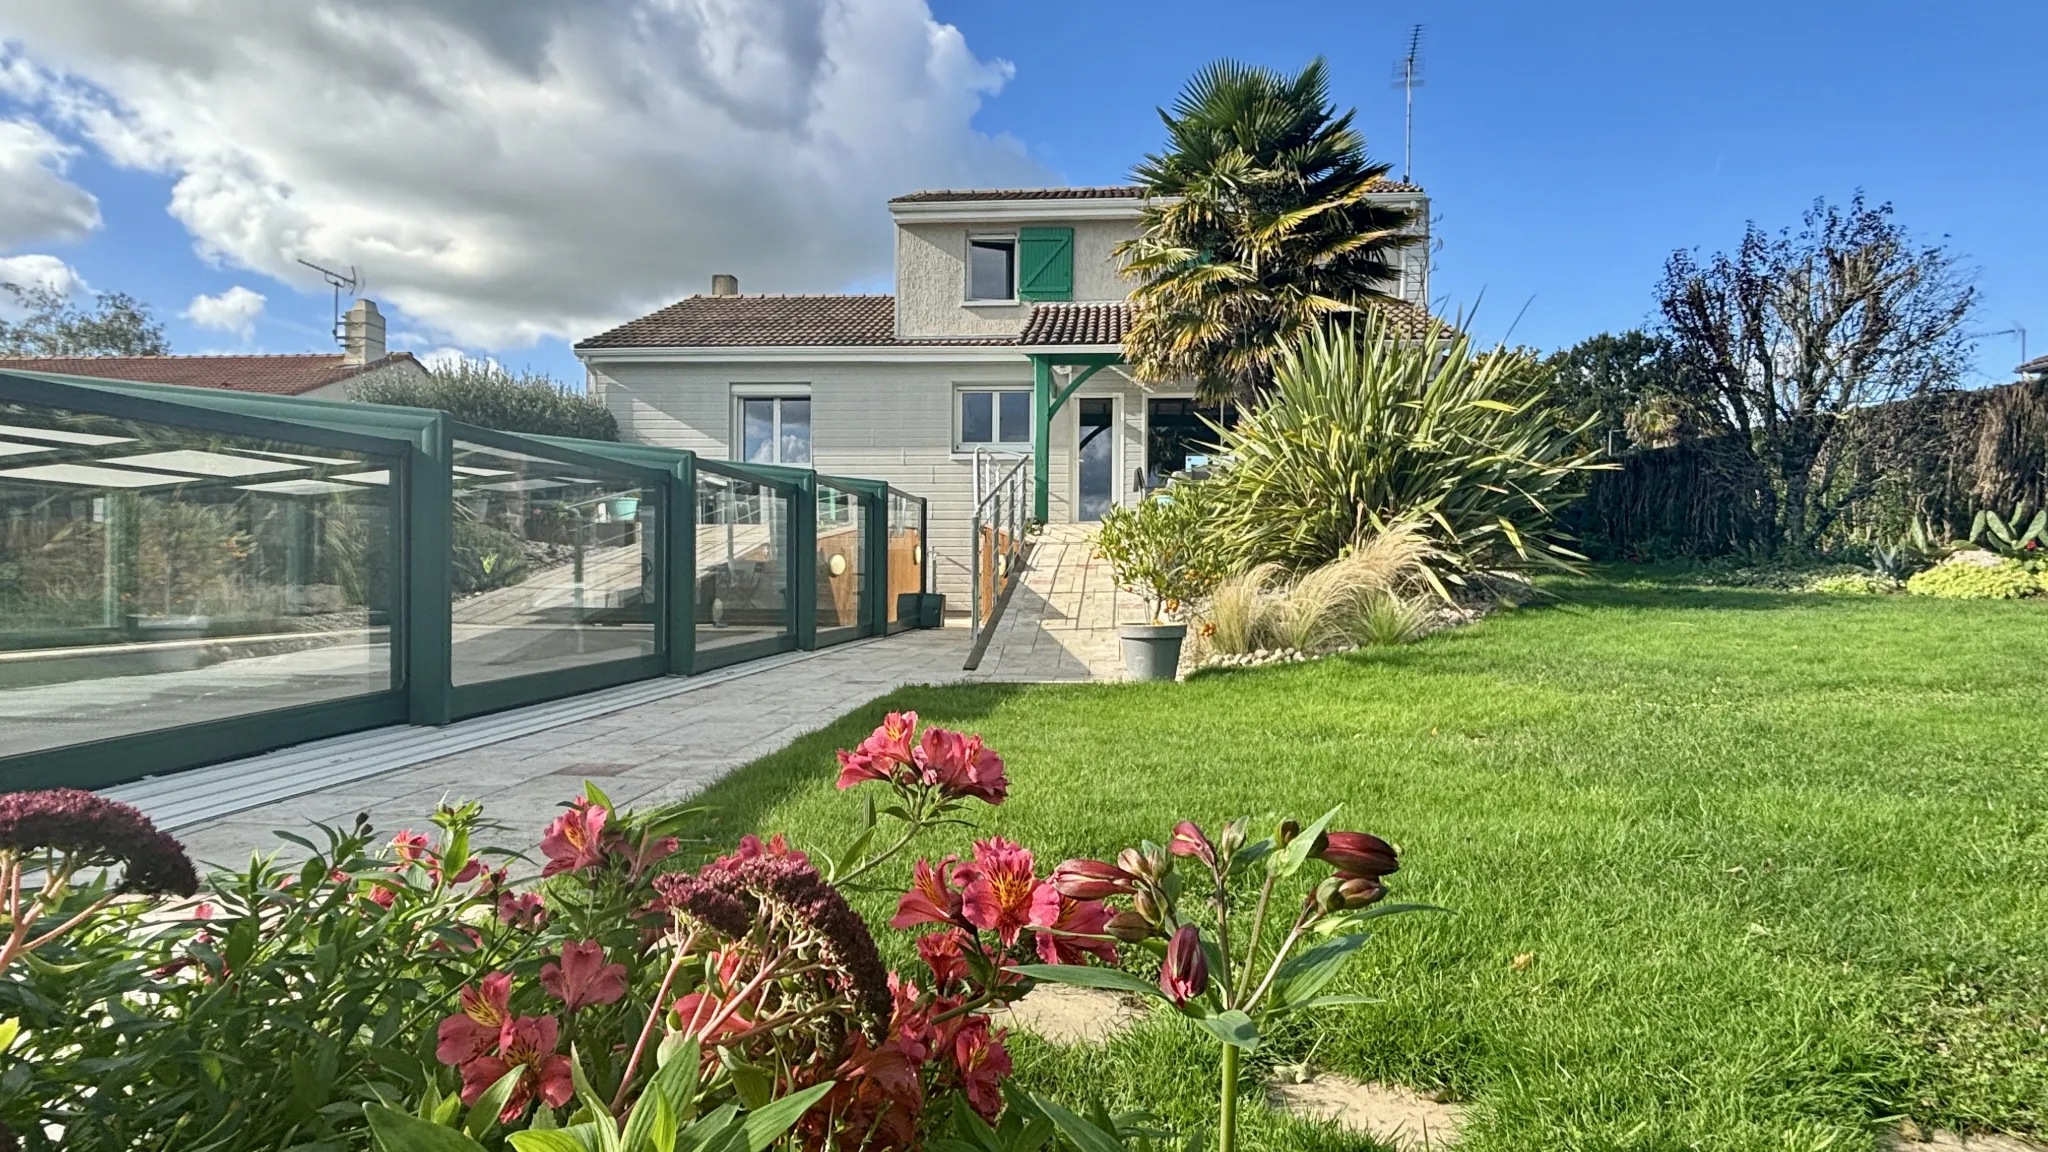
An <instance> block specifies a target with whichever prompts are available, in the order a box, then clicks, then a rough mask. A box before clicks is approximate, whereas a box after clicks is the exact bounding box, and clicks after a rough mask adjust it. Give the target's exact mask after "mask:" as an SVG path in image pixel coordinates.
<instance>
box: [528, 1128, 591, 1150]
mask: <svg viewBox="0 0 2048 1152" xmlns="http://www.w3.org/2000/svg"><path fill="white" fill-rule="evenodd" d="M510 1139H511V1141H512V1147H514V1148H516V1149H518V1152H597V1133H596V1131H595V1130H594V1129H593V1128H592V1127H591V1126H590V1125H587V1124H579V1125H577V1126H576V1127H574V1128H551V1129H547V1130H545V1131H540V1132H535V1131H532V1130H531V1129H529V1130H527V1131H525V1132H514V1133H513V1134H512V1135H511V1138H510Z"/></svg>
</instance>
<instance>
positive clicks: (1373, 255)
mask: <svg viewBox="0 0 2048 1152" xmlns="http://www.w3.org/2000/svg"><path fill="white" fill-rule="evenodd" d="M1159 115H1160V118H1161V119H1162V120H1164V121H1165V123H1166V132H1167V147H1166V149H1165V150H1164V151H1163V152H1160V153H1158V154H1156V155H1150V156H1147V157H1146V158H1145V160H1144V162H1143V163H1141V164H1139V165H1138V167H1137V168H1136V169H1134V170H1133V172H1132V176H1133V178H1134V179H1135V180H1136V181H1137V182H1138V183H1139V184H1141V185H1142V186H1143V187H1144V189H1145V191H1146V193H1147V195H1149V196H1151V197H1153V200H1152V201H1151V202H1150V203H1149V204H1148V205H1147V206H1146V208H1145V213H1144V232H1143V233H1142V234H1141V235H1140V236H1138V237H1137V238H1135V239H1133V240H1129V241H1126V242H1124V243H1123V244H1121V245H1119V246H1118V248H1117V254H1118V255H1119V256H1120V257H1122V258H1123V260H1124V263H1125V268H1126V270H1127V271H1129V272H1130V273H1132V274H1134V275H1136V276H1138V277H1140V278H1141V280H1142V283H1141V284H1140V285H1139V287H1138V288H1137V290H1136V291H1135V292H1133V293H1132V297H1131V301H1132V308H1133V315H1132V321H1131V330H1130V332H1129V334H1128V335H1127V337H1126V339H1125V341H1124V348H1125V355H1126V357H1127V358H1128V359H1129V360H1130V362H1131V365H1132V367H1133V368H1134V369H1135V370H1136V372H1137V374H1138V375H1139V376H1140V377H1141V378H1143V379H1146V380H1151V381H1160V382H1164V381H1169V380H1192V381H1194V382H1195V383H1196V385H1197V386H1198V388H1199V389H1200V391H1201V392H1202V394H1203V396H1204V397H1205V398H1206V399H1208V400H1210V401H1211V402H1214V401H1217V400H1220V399H1223V398H1226V397H1236V398H1237V399H1240V400H1250V399H1255V398H1256V397H1257V396H1258V395H1259V394H1261V393H1262V392H1263V391H1264V390H1265V389H1266V388H1267V387H1268V386H1269V385H1270V384H1271V382H1272V379H1273V364H1274V359H1275V357H1276V356H1277V355H1278V354H1279V350H1280V349H1281V348H1283V347H1285V346H1287V345H1289V344H1291V343H1292V342H1293V341H1294V339H1295V338H1296V337H1297V336H1299V335H1301V334H1302V333H1303V332H1304V331H1306V330H1308V329H1311V328H1316V327H1320V326H1322V325H1323V323H1324V321H1325V320H1326V319H1328V318H1331V317H1337V316H1347V315H1350V314H1353V313H1355V312H1356V311H1357V309H1358V308H1359V307H1360V306H1361V305H1363V304H1366V303H1367V302H1369V301H1373V300H1385V299H1389V298H1390V297H1389V296H1388V294H1387V292H1386V287H1387V286H1388V285H1389V284H1391V283H1392V282H1393V280H1394V278H1395V276H1396V275H1397V272H1398V268H1397V265H1396V264H1395V262H1394V259H1393V257H1394V254H1395V253H1396V252H1397V251H1398V250H1399V249H1401V248H1404V247H1407V246H1409V245H1411V244H1413V243H1415V242H1417V241H1418V240H1419V239H1420V237H1418V236H1415V235H1412V234H1410V233H1408V232H1406V231H1404V229H1405V228H1406V227H1407V226H1408V225H1409V224H1411V223H1412V222H1413V214H1412V213H1410V212H1408V211H1407V210H1405V209H1401V208H1395V207H1392V206H1389V205H1386V204H1383V203H1375V202H1373V201H1371V200H1370V199H1368V197H1369V195H1370V194H1371V193H1372V192H1373V191H1374V189H1375V188H1376V187H1377V186H1379V185H1380V184H1381V183H1382V181H1383V180H1384V179H1385V177H1386V175H1387V172H1388V170H1389V165H1386V164H1376V163H1373V162H1372V161H1371V160H1369V159H1368V158H1367V156H1366V151H1365V139H1364V137H1362V136H1360V135H1359V134H1358V133H1357V132H1356V131H1355V130H1354V129H1353V128H1352V127H1351V121H1352V117H1353V116H1354V115H1355V112H1345V113H1343V114H1342V115H1338V114H1337V113H1336V111H1335V109H1334V107H1333V106H1332V105H1331V103H1330V85H1329V69H1328V66H1327V65H1325V63H1324V62H1323V61H1322V60H1321V59H1317V60H1315V61H1314V62H1312V63H1310V64H1309V66H1308V67H1306V68H1304V69H1302V70H1301V72H1300V73H1299V74H1298V75H1295V76H1292V77H1288V76H1283V75H1281V74H1280V73H1278V72H1274V71H1272V70H1271V69H1267V68H1259V67H1254V66H1252V65H1248V64H1241V63H1239V62H1237V61H1234V60H1219V61H1217V62H1216V63H1213V64H1210V65H1209V66H1208V67H1206V68H1203V69H1202V70H1201V71H1200V72H1197V73H1196V74H1195V76H1194V78H1193V79H1192V80H1190V81H1188V85H1187V87H1186V88H1185V89H1184V90H1183V91H1182V92H1181V95H1180V98H1179V99H1178V100H1177V101H1175V103H1174V106H1173V110H1172V111H1171V112H1168V111H1166V110H1165V109H1161V110H1160V113H1159Z"/></svg>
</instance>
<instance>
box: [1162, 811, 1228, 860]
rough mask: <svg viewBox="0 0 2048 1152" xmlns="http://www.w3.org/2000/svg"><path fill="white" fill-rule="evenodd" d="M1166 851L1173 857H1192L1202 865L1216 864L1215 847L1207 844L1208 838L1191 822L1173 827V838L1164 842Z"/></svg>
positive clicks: (1184, 821)
mask: <svg viewBox="0 0 2048 1152" xmlns="http://www.w3.org/2000/svg"><path fill="white" fill-rule="evenodd" d="M1166 849H1167V851H1169V852H1171V853H1173V854H1174V855H1175V856H1193V857H1194V858H1195V859H1197V860H1200V861H1201V862H1202V863H1204V864H1214V863H1216V847H1215V845H1213V844H1211V843H1209V837H1208V836H1206V835H1204V834H1203V832H1202V829H1201V828H1200V827H1199V826H1197V825H1196V824H1195V822H1194V821H1192V820H1183V821H1181V822H1180V823H1178V824H1175V825H1174V826H1173V838H1172V839H1170V840H1168V841H1167V842H1166Z"/></svg>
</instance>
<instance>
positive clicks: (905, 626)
mask: <svg viewBox="0 0 2048 1152" xmlns="http://www.w3.org/2000/svg"><path fill="white" fill-rule="evenodd" d="M893 497H901V498H903V499H905V500H909V501H911V502H913V503H915V504H916V505H917V546H918V560H917V594H918V595H919V596H923V595H924V594H925V593H927V592H930V591H931V581H930V580H928V579H926V578H925V557H927V556H929V555H930V554H931V546H930V540H931V535H930V532H929V529H930V527H931V524H930V519H931V503H930V502H929V501H927V500H926V499H925V498H924V497H922V496H913V495H911V494H910V493H908V492H905V491H904V490H903V489H901V488H896V487H891V486H886V485H885V486H884V491H883V493H882V532H881V537H880V539H879V546H880V548H881V556H882V598H883V601H884V603H883V604H882V611H881V614H880V616H879V617H878V623H879V624H880V630H879V634H880V635H884V636H894V635H895V634H896V633H898V632H908V631H909V630H911V629H912V628H915V627H917V626H918V624H917V620H918V614H915V613H913V614H908V615H906V614H905V613H904V612H903V611H901V606H900V605H899V607H898V611H897V613H896V623H894V624H891V623H889V605H888V603H887V600H888V596H889V500H890V499H891V498H893Z"/></svg>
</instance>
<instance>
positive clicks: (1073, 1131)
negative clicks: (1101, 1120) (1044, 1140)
mask: <svg viewBox="0 0 2048 1152" xmlns="http://www.w3.org/2000/svg"><path fill="white" fill-rule="evenodd" d="M1031 1102H1032V1103H1033V1104H1035V1105H1037V1106H1038V1109H1039V1110H1040V1111H1042V1112H1044V1113H1045V1114H1046V1115H1047V1116H1050V1117H1051V1118H1052V1122H1053V1123H1054V1124H1057V1125H1058V1126H1059V1130H1060V1135H1062V1136H1065V1137H1066V1138H1067V1141H1068V1142H1069V1143H1071V1144H1072V1145H1073V1146H1074V1147H1075V1148H1077V1149H1079V1150H1080V1152H1124V1146H1123V1141H1121V1140H1118V1139H1117V1138H1116V1135H1115V1133H1112V1132H1104V1131H1103V1130H1102V1129H1100V1128H1097V1127H1096V1126H1095V1125H1093V1124H1090V1123H1089V1122H1088V1121H1086V1120H1083V1119H1081V1118H1080V1117H1079V1116H1076V1115H1074V1114H1073V1113H1072V1112H1069V1111H1067V1110H1066V1109H1065V1108H1062V1107H1060V1106H1059V1105H1057V1104H1055V1103H1053V1102H1052V1101H1050V1100H1045V1099H1042V1098H1040V1097H1037V1096H1033V1097H1032V1098H1031Z"/></svg>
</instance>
